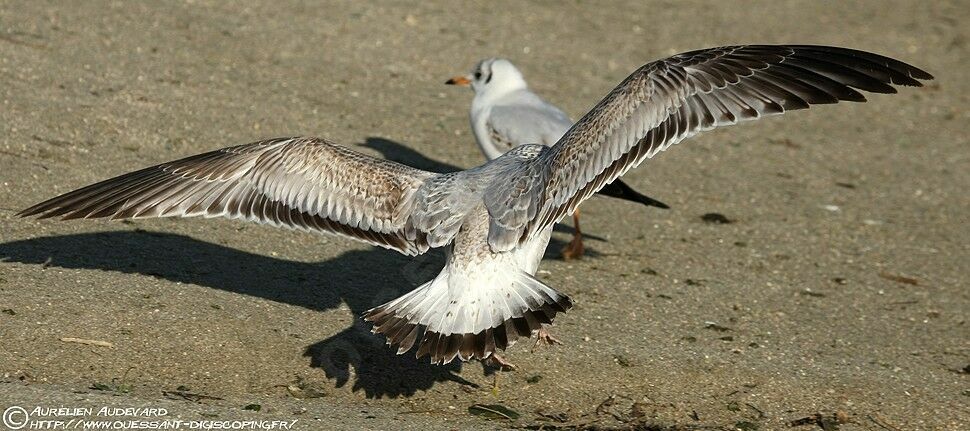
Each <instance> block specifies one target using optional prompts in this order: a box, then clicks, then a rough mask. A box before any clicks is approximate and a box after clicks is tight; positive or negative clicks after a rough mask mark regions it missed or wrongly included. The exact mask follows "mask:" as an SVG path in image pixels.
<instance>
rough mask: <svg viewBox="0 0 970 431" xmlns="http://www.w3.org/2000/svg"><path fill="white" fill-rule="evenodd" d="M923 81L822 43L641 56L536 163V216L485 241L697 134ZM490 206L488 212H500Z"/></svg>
mask: <svg viewBox="0 0 970 431" xmlns="http://www.w3.org/2000/svg"><path fill="white" fill-rule="evenodd" d="M927 79H933V76H932V75H930V74H929V73H927V72H924V71H922V70H920V69H918V68H916V67H913V66H910V65H908V64H906V63H903V62H901V61H898V60H894V59H891V58H888V57H883V56H881V55H877V54H872V53H869V52H864V51H857V50H852V49H846V48H836V47H827V46H806V45H790V46H788V45H778V46H764V45H751V46H729V47H720V48H710V49H703V50H698V51H691V52H687V53H683V54H678V55H675V56H673V57H669V58H666V59H663V60H659V61H655V62H653V63H648V64H646V65H644V66H643V67H641V68H639V69H638V70H637V71H635V72H633V74H631V75H630V76H629V77H627V78H626V79H625V80H623V82H621V83H620V85H619V86H617V87H616V88H615V89H613V91H611V92H610V94H608V95H607V96H606V98H604V99H603V100H602V101H600V102H599V103H598V104H597V105H596V106H595V107H594V108H593V109H592V110H591V111H590V112H589V113H587V114H586V115H585V116H583V118H581V119H580V120H579V121H578V122H577V123H576V124H575V125H574V126H573V127H572V128H571V129H570V130H569V131H568V132H566V134H565V135H564V136H563V137H562V139H560V140H559V142H557V143H556V144H555V145H554V146H553V147H552V148H551V149H550V150H549V151H544V152H543V154H541V155H539V156H538V157H537V158H536V159H535V160H534V163H538V164H541V165H543V166H545V168H546V169H547V171H546V172H544V173H543V174H542V175H539V176H536V177H535V181H536V182H538V183H541V184H532V185H526V186H525V188H529V189H532V190H533V191H534V192H535V195H534V199H535V200H534V202H532V203H530V204H529V205H530V206H534V208H536V211H535V217H532V218H529V219H528V220H522V219H521V218H520V219H519V220H505V221H503V220H498V221H497V222H496V223H493V227H498V228H499V229H505V230H509V229H511V230H512V231H506V232H503V233H496V234H494V235H490V238H505V239H506V240H510V239H511V238H514V237H518V239H519V240H520V241H521V240H523V239H525V238H527V237H528V236H529V235H533V234H535V233H536V232H540V231H541V230H542V229H543V228H544V227H546V226H549V225H551V224H552V223H555V222H556V221H558V220H559V219H560V218H562V217H563V215H565V214H568V213H569V212H571V211H572V210H573V209H575V208H576V206H577V205H579V203H580V202H582V201H583V200H585V199H586V198H588V197H590V196H592V195H593V193H595V192H596V191H597V190H599V189H600V188H602V187H603V186H604V185H605V184H608V183H610V182H611V181H613V180H614V179H616V178H617V177H619V176H620V175H623V174H624V173H625V172H626V171H627V170H629V169H630V168H633V167H635V166H637V165H639V164H640V163H641V162H642V161H643V160H645V159H647V158H650V157H653V156H654V155H656V154H657V153H659V152H660V151H663V150H665V149H667V148H668V147H670V146H671V145H673V144H676V143H678V142H680V141H682V140H684V139H686V138H688V137H691V136H693V135H695V134H697V133H699V132H702V131H706V130H711V129H714V128H716V127H720V126H727V125H732V124H736V123H738V122H741V121H747V120H756V119H758V118H761V117H764V116H769V115H777V114H782V113H785V112H787V111H791V110H796V109H804V108H808V107H809V105H814V104H823V103H837V102H839V101H843V100H844V101H852V102H864V101H865V100H866V99H865V97H864V96H863V95H862V94H861V93H859V92H858V91H856V89H859V90H864V91H869V92H874V93H895V92H896V90H895V88H893V87H892V86H891V85H890V84H896V85H906V86H920V85H921V84H920V82H919V80H927ZM520 181H521V180H520ZM497 187H502V185H497ZM486 205H490V204H489V203H488V202H486ZM520 205H521V204H520ZM493 206H494V204H492V205H491V206H489V209H490V213H497V212H499V211H493V210H494V208H493ZM491 246H492V247H493V248H494V249H497V250H507V249H509V248H511V247H514V243H511V242H510V241H506V242H504V243H491Z"/></svg>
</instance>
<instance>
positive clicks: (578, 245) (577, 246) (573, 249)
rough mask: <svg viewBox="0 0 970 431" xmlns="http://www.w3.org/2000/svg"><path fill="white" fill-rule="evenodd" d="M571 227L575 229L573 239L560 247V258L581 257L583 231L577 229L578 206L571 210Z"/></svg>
mask: <svg viewBox="0 0 970 431" xmlns="http://www.w3.org/2000/svg"><path fill="white" fill-rule="evenodd" d="M573 227H574V228H575V229H576V232H574V233H573V240H572V241H570V242H569V244H568V245H567V246H566V247H565V248H563V249H562V258H563V259H566V260H572V259H582V258H583V232H582V231H580V230H579V208H576V211H573Z"/></svg>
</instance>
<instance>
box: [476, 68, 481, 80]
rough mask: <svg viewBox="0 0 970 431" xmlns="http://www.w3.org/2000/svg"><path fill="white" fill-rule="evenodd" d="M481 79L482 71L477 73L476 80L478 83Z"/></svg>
mask: <svg viewBox="0 0 970 431" xmlns="http://www.w3.org/2000/svg"><path fill="white" fill-rule="evenodd" d="M479 79H482V71H480V70H479V71H475V80H476V81H478V80H479Z"/></svg>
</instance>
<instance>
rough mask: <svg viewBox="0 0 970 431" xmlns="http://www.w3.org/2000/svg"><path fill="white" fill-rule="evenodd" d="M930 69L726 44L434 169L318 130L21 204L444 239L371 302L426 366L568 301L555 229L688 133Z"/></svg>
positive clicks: (859, 55)
mask: <svg viewBox="0 0 970 431" xmlns="http://www.w3.org/2000/svg"><path fill="white" fill-rule="evenodd" d="M932 78H933V77H932V76H931V75H930V74H929V73H926V72H924V71H922V70H920V69H918V68H916V67H913V66H910V65H908V64H906V63H903V62H900V61H898V60H894V59H891V58H887V57H883V56H881V55H877V54H872V53H869V52H864V51H857V50H852V49H845V48H835V47H827V46H804V45H781V46H764V45H760V46H755V45H751V46H729V47H720V48H710V49H703V50H698V51H691V52H687V53H683V54H678V55H675V56H672V57H669V58H665V59H663V60H659V61H655V62H652V63H648V64H646V65H644V66H642V67H640V68H639V69H637V70H636V71H635V72H633V74H631V75H630V76H629V77H627V78H626V79H624V80H623V82H621V83H620V85H618V86H617V87H616V88H615V89H613V90H612V91H611V92H610V93H609V94H608V95H607V96H606V97H605V98H604V99H603V100H602V101H600V102H599V103H598V104H597V105H596V106H595V107H594V108H593V109H592V110H591V111H590V112H589V113H587V114H586V115H584V116H583V117H582V118H581V119H580V120H579V121H578V122H576V124H575V125H573V126H572V127H571V128H570V129H569V131H567V132H566V133H565V134H564V135H563V136H562V138H560V139H559V141H558V142H556V144H555V145H552V146H545V145H521V146H517V147H515V148H513V149H511V150H509V151H508V152H505V153H504V154H502V155H501V156H499V157H497V158H495V159H494V160H491V161H489V162H487V163H485V164H484V165H481V166H479V167H476V168H472V169H468V170H465V171H460V172H453V173H447V174H435V173H431V172H426V171H423V170H419V169H414V168H411V167H408V166H404V165H401V164H398V163H394V162H390V161H387V160H382V159H378V158H374V157H370V156H366V155H364V154H361V153H357V152H354V151H352V150H349V149H347V148H345V147H342V146H339V145H336V144H333V143H331V142H329V141H326V140H323V139H318V138H281V139H271V140H266V141H260V142H255V143H252V144H247V145H240V146H235V147H229V148H224V149H221V150H216V151H212V152H208V153H204V154H199V155H196V156H192V157H188V158H184V159H181V160H176V161H173V162H168V163H163V164H160V165H157V166H152V167H149V168H145V169H142V170H139V171H135V172H131V173H128V174H124V175H121V176H119V177H115V178H112V179H109V180H105V181H102V182H100V183H97V184H93V185H90V186H87V187H84V188H81V189H78V190H75V191H72V192H69V193H66V194H63V195H61V196H58V197H55V198H53V199H50V200H47V201H45V202H42V203H39V204H37V205H34V206H32V207H30V208H27V209H25V210H23V211H22V212H21V213H20V215H21V216H32V215H38V216H40V217H42V218H46V217H62V218H64V219H77V218H99V217H107V218H111V219H124V218H149V217H196V216H200V217H224V218H230V219H242V220H249V221H253V222H257V223H262V224H269V225H273V226H283V227H289V228H294V229H298V230H303V231H307V232H325V233H331V234H337V235H341V236H344V237H348V238H354V239H358V240H361V241H364V242H367V243H370V244H374V245H378V246H381V247H386V248H389V249H393V250H397V251H399V252H401V253H404V254H406V255H418V254H421V253H424V252H426V251H427V250H428V249H430V248H435V247H444V248H445V250H446V255H447V258H446V262H445V266H444V268H443V269H442V270H441V272H440V273H439V274H438V275H437V276H436V277H435V278H434V279H432V280H431V281H429V282H427V283H425V284H423V285H421V286H420V287H418V288H416V289H414V290H413V291H411V292H410V293H407V294H405V295H403V296H401V297H399V298H397V299H394V300H392V301H390V302H388V303H386V304H384V305H381V306H378V307H376V308H373V309H371V310H369V311H367V312H366V313H365V314H364V319H365V320H367V321H369V322H372V323H373V325H374V332H376V333H379V334H383V335H384V336H386V337H387V343H388V344H389V345H396V346H397V351H398V353H404V352H406V351H408V350H410V349H411V348H413V347H415V346H417V352H416V355H417V356H418V357H421V356H424V355H429V356H430V358H431V361H432V362H433V363H439V364H444V363H449V362H451V361H453V360H455V359H459V360H462V361H465V360H471V359H490V358H494V359H495V360H496V361H499V362H500V363H501V359H500V357H499V356H498V354H499V351H500V350H504V349H506V348H507V347H508V346H509V345H511V344H512V343H513V342H515V340H516V339H517V338H518V337H529V336H532V335H536V334H538V335H539V336H540V337H542V336H543V333H544V331H545V326H546V325H550V324H552V322H553V320H554V319H555V318H556V316H557V315H558V314H559V313H562V312H565V311H566V310H568V309H569V308H570V307H571V305H572V302H571V300H570V299H569V297H568V296H566V295H565V294H564V293H561V292H559V291H557V290H555V289H553V288H552V287H550V286H547V285H546V284H544V283H542V282H541V281H539V280H538V279H536V278H535V277H534V274H535V272H536V270H537V268H538V266H539V260H540V259H541V257H542V255H543V251H544V249H545V248H546V245H547V244H548V242H549V238H550V234H551V232H552V226H553V224H554V223H556V222H558V221H559V220H560V219H562V218H563V217H564V216H565V215H567V214H570V213H572V212H573V211H574V210H575V209H576V207H577V206H578V205H579V204H580V203H581V202H583V201H584V200H585V199H587V198H589V197H590V196H592V195H593V194H594V193H596V191H598V190H600V189H601V188H602V187H603V186H604V185H606V184H609V183H611V182H612V181H614V180H616V179H617V178H619V177H620V176H621V175H623V174H624V173H625V172H626V171H628V170H630V169H631V168H634V167H636V166H638V165H639V164H640V163H641V162H643V161H644V160H646V159H648V158H651V157H653V156H655V155H656V154H658V153H659V152H661V151H663V150H666V149H667V148H669V147H670V146H671V145H673V144H676V143H678V142H680V141H682V140H684V139H686V138H689V137H691V136H693V135H695V134H697V133H699V132H702V131H706V130H711V129H714V128H716V127H719V126H727V125H731V124H735V123H739V122H742V121H747V120H756V119H758V118H761V117H764V116H769V115H776V114H782V113H785V112H787V111H792V110H797V109H804V108H808V107H809V105H814V104H824V103H836V102H839V101H852V102H863V101H865V100H866V99H865V97H864V96H863V95H862V94H861V93H860V92H859V90H862V91H868V92H874V93H894V92H896V90H895V88H894V87H893V86H892V84H895V85H904V86H920V85H921V84H920V82H919V81H920V80H928V79H932Z"/></svg>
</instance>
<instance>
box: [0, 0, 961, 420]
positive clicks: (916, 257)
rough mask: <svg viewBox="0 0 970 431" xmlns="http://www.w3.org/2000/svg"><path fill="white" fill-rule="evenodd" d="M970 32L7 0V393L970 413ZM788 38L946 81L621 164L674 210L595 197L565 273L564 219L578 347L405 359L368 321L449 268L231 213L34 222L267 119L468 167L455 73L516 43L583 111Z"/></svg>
mask: <svg viewBox="0 0 970 431" xmlns="http://www.w3.org/2000/svg"><path fill="white" fill-rule="evenodd" d="M968 20H970V8H968V7H967V5H966V3H965V2H959V1H953V2H947V1H938V2H883V1H864V2H796V1H766V2H743V3H742V2H732V1H728V2H710V3H708V2H698V1H676V2H674V1H654V2H645V1H628V2H610V3H607V2H592V1H589V2H587V1H582V2H580V1H571V2H561V3H553V2H539V3H538V4H526V3H524V2H522V3H520V2H510V3H507V4H493V3H475V4H465V3H461V4H459V3H457V2H455V3H452V2H443V3H430V2H423V3H420V4H415V5H406V4H402V3H393V4H384V5H383V6H379V7H376V6H371V5H367V4H365V3H364V2H334V3H329V4H326V5H318V4H301V3H291V2H286V1H274V2H266V3H262V4H259V5H256V4H248V5H247V6H245V7H242V6H240V5H237V4H230V3H220V2H207V1H185V2H142V3H135V2H123V1H116V2H94V1H90V2H70V3H68V2H42V1H30V2H24V1H12V2H0V99H2V107H0V200H2V202H0V207H2V208H0V260H2V262H0V309H2V313H0V372H2V379H0V380H2V383H0V407H2V408H4V409H5V408H7V407H8V406H13V405H18V406H23V407H25V408H32V407H36V406H41V407H90V406H94V407H98V406H117V407H143V406H148V407H158V408H165V409H167V411H168V413H167V416H166V418H168V419H172V418H184V419H213V420H237V419H238V420H243V419H265V420H274V419H275V420H293V419H297V420H298V422H297V424H296V426H295V428H294V429H323V428H328V429H342V428H345V429H358V428H366V429H405V428H414V429H418V428H420V429H439V428H440V429H453V428H466V427H474V428H484V427H495V428H504V427H512V426H521V427H532V428H538V427H541V426H543V425H545V426H547V427H551V426H556V427H563V428H568V427H578V428H582V427H602V428H609V427H619V428H629V427H638V426H639V427H642V428H645V429H743V430H757V429H760V430H768V429H772V430H773V429H789V427H791V424H790V423H791V422H792V421H797V420H798V419H800V418H805V417H810V416H812V415H815V414H820V415H821V420H806V421H804V422H811V423H809V424H807V425H796V426H794V427H791V429H805V430H808V429H813V428H815V429H821V427H822V425H825V426H827V427H828V428H826V429H834V428H833V426H839V425H838V424H835V422H836V419H839V420H840V421H842V422H844V423H842V424H841V429H846V430H853V429H888V430H897V429H898V430H916V429H924V430H926V429H951V430H956V429H967V427H968V426H970V425H968V424H970V380H968V379H970V376H968V371H967V369H966V368H965V367H967V366H968V365H970V323H968V322H967V319H968V315H970V313H968V310H970V290H968V287H967V284H968V281H970V278H968V273H967V269H966V268H967V263H968V262H970V252H968V244H970V229H968V227H967V226H968V218H967V214H968V213H970V199H968V193H967V188H968V187H970V150H968V146H967V144H968V143H967V138H966V124H967V121H968V120H970V111H968V110H966V108H965V107H966V106H967V105H968V102H970V100H968V95H970V93H968V76H967V71H966V70H967V67H968V66H970V52H968V47H967V43H968V31H967V27H966V26H965V23H966V22H968ZM961 22H962V23H964V24H960V23H961ZM783 42H794V43H819V44H834V45H842V46H851V47H855V48H860V49H866V50H871V51H875V52H879V53H883V54H887V55H891V56H894V57H897V58H900V59H902V60H905V61H908V62H911V63H913V64H915V65H918V66H920V67H922V68H925V69H926V70H928V71H930V72H932V73H934V74H935V75H936V76H937V78H938V79H937V80H936V81H934V82H933V83H932V84H931V85H930V86H928V87H926V88H923V89H919V90H914V89H906V90H904V91H902V92H901V93H900V94H898V95H894V96H873V97H871V98H870V102H871V103H868V104H855V105H851V106H850V105H840V106H826V107H822V108H819V109H813V110H811V111H810V112H799V113H795V114H792V115H789V116H786V117H785V118H775V119H771V120H766V121H762V122H759V123H757V124H751V125H746V126H741V127H735V128H730V129H726V130H721V131H717V132H714V133H710V134H707V135H705V136H702V137H699V138H696V139H693V140H691V141H690V142H688V143H685V144H684V145H680V146H678V147H677V148H675V149H673V150H671V151H669V152H668V153H666V154H664V155H663V156H662V157H659V158H657V159H654V160H651V161H649V162H648V163H645V164H644V166H642V167H641V168H640V169H638V170H637V171H634V172H632V173H630V174H628V175H627V176H625V177H624V179H625V180H626V181H627V182H628V183H629V184H631V185H633V186H634V187H636V188H638V189H640V190H642V191H645V192H647V193H649V194H651V195H652V196H654V197H656V198H659V199H661V200H663V201H665V202H667V203H668V204H670V205H671V206H672V207H673V209H671V210H668V211H661V210H654V209H644V208H640V207H637V206H634V205H631V204H627V203H624V202H619V201H615V200H608V199H603V198H596V199H595V200H593V201H591V202H590V203H588V204H587V205H585V206H584V217H585V220H586V221H585V224H584V228H585V230H586V231H587V232H588V233H589V234H590V235H593V236H595V237H596V238H590V239H589V240H588V246H589V248H590V249H591V254H590V256H588V257H587V258H586V259H584V260H582V261H579V262H564V261H561V260H557V259H555V255H556V254H557V253H556V247H560V246H561V245H562V244H563V242H564V241H565V240H567V239H568V233H563V232H561V233H559V234H557V235H556V242H555V243H554V244H553V245H552V246H550V253H549V257H550V258H549V259H547V261H546V262H544V263H543V266H542V268H541V269H542V270H543V271H545V272H542V273H541V278H542V279H544V280H545V281H546V282H547V283H549V284H550V285H552V286H555V287H556V288H558V289H560V290H562V291H564V292H566V293H568V294H569V295H571V296H572V297H573V298H574V299H575V301H576V302H577V304H578V305H577V306H576V308H575V309H574V310H572V311H571V312H570V313H568V314H567V315H565V316H564V317H561V318H560V320H559V321H557V325H556V328H555V329H556V332H555V333H556V335H557V336H558V337H559V338H560V339H562V340H563V341H564V342H565V343H566V345H565V346H558V347H551V348H539V349H537V350H536V351H535V352H530V349H529V347H530V346H529V343H525V344H523V343H520V344H518V345H516V346H515V347H513V348H512V349H511V350H510V351H509V353H508V358H509V359H510V360H511V361H513V362H515V363H516V364H517V365H518V366H519V369H518V371H515V372H512V373H501V375H499V376H497V377H496V375H495V373H493V372H491V370H485V369H483V367H482V366H481V365H480V364H478V363H469V364H463V365H459V364H451V365H449V366H431V365H427V364H425V363H424V362H422V361H416V360H414V359H413V358H412V357H410V356H402V357H398V356H395V355H393V354H392V352H391V351H390V350H388V349H386V348H385V347H384V346H383V345H382V343H383V340H382V339H380V338H378V337H375V336H372V335H370V334H369V332H368V327H367V326H366V325H364V324H363V323H362V322H361V321H360V320H359V318H358V316H359V315H360V313H361V312H362V311H364V310H366V309H367V308H369V307H371V306H373V305H376V304H378V303H381V302H383V301H385V300H387V299H389V298H392V297H395V296H397V295H398V294H400V293H401V292H404V291H407V290H408V289H411V288H413V287H415V286H417V285H418V284H420V283H421V282H423V281H425V280H427V279H429V278H430V277H431V276H432V275H433V274H434V273H435V272H436V271H437V265H440V263H441V256H440V255H438V254H434V253H432V254H431V255H429V256H426V257H422V258H419V259H415V260H409V259H406V258H404V257H401V256H398V255H396V254H395V253H393V252H388V251H384V250H378V249H374V248H371V247H368V246H363V245H360V244H356V243H354V242H351V241H346V240H342V239H337V238H332V237H321V236H313V235H306V234H297V233H294V232H290V231H285V230H276V229H271V228H263V227H259V226H253V225H246V224H242V223H235V222H227V221H221V220H209V221H201V220H146V221H136V222H129V223H121V222H104V221H74V222H56V221H35V220H25V219H19V218H16V217H14V213H15V212H16V211H17V210H19V209H22V208H24V207H26V206H28V205H29V204H32V203H36V202H38V201H40V200H42V199H45V198H48V197H51V196H53V195H55V194H57V193H61V192H66V191H68V190H71V189H74V188H76V187H79V186H82V185H85V184H88V183H91V182H93V181H96V180H99V179H104V178H106V177H108V176H111V175H115V174H120V173H123V172H127V171H130V170H134V169H136V168H140V167H143V166H146V165H149V164H154V163H157V162H162V161H166V160H171V159H174V158H178V157H182V156H186V155H190V154H194V153H198V152H202V151H205V150H209V149H214V148H218V147H223V146H228V145H232V144H239V143H245V142H250V141H254V140H256V139H259V138H265V137H275V136H287V135H297V134H310V135H318V136H326V137H329V138H331V139H333V140H335V141H337V142H341V143H344V144H346V145H349V146H351V147H353V148H357V149H359V150H361V151H366V152H369V153H372V154H382V155H384V156H385V157H387V158H391V159H394V160H398V161H403V162H406V163H409V164H413V165H416V166H418V167H422V168H426V169H450V168H453V167H456V166H457V167H470V166H474V165H476V164H479V163H480V162H481V155H480V154H479V151H478V150H477V148H475V146H474V144H473V139H472V137H471V135H470V131H469V129H468V124H467V111H466V110H467V108H468V105H469V102H470V100H471V93H470V91H468V90H467V89H460V88H453V87H446V86H444V85H443V84H442V83H443V81H444V80H445V79H446V78H448V77H450V76H452V75H455V74H459V73H465V72H466V71H467V70H468V69H470V68H471V66H472V65H473V64H474V63H475V61H477V60H478V59H480V58H482V57H486V56H493V55H502V56H506V57H509V58H511V59H513V60H514V61H515V62H516V63H518V64H519V65H520V66H521V68H522V70H523V71H524V73H525V74H526V78H527V79H528V80H529V81H530V82H531V84H532V86H533V88H535V89H536V90H537V91H538V92H539V93H541V94H543V95H544V96H546V97H547V98H548V99H549V100H551V101H553V102H554V103H557V104H559V105H561V106H563V107H564V109H566V110H567V112H569V113H570V114H572V115H574V116H575V117H578V116H580V115H581V114H582V113H583V112H585V111H586V109H588V108H589V107H590V106H592V105H593V104H594V103H595V102H596V101H597V100H599V98H600V97H602V96H603V95H604V94H605V93H606V92H607V91H608V90H609V89H610V88H612V86H613V85H615V84H616V83H617V82H619V80H620V79H622V78H623V77H624V76H625V75H626V74H627V73H629V72H630V71H632V70H633V69H634V68H636V67H637V66H639V65H640V64H642V63H645V62H647V61H650V60H652V59H655V58H658V57H661V56H666V55H669V54H672V53H675V52H679V51H684V50H688V49H695V48H701V47H705V46H714V45H724V44H732V43H783ZM710 212H717V213H721V214H724V215H725V216H727V217H728V218H729V219H731V220H733V221H734V223H731V224H708V223H705V222H704V221H702V219H701V215H702V214H705V213H710ZM597 238H598V239H597ZM65 337H74V338H80V339H87V340H100V341H104V342H108V343H111V345H112V346H113V347H101V346H96V345H87V344H79V343H75V342H65V341H61V339H62V338H65ZM496 383H497V385H498V386H497V387H495V384H496ZM250 404H258V405H259V406H260V410H259V411H258V412H255V411H248V410H244V406H247V405H250ZM473 404H500V405H503V406H506V407H508V408H510V409H512V410H514V411H515V412H518V413H519V414H520V415H521V416H520V417H519V418H518V419H517V420H515V421H503V420H491V419H486V418H483V417H479V416H476V415H472V414H470V413H469V411H468V408H469V406H471V405H473ZM251 408H254V407H251ZM835 415H838V418H835ZM35 419H36V415H35Z"/></svg>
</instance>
